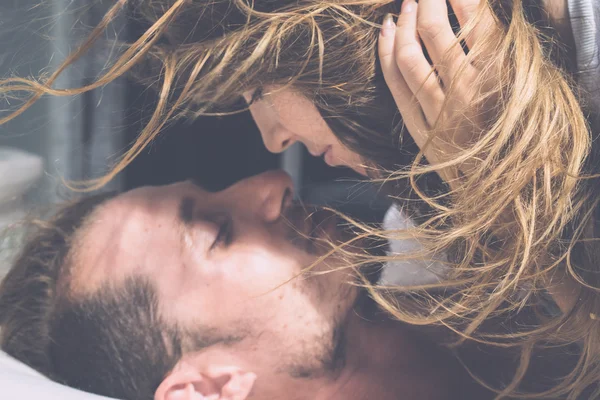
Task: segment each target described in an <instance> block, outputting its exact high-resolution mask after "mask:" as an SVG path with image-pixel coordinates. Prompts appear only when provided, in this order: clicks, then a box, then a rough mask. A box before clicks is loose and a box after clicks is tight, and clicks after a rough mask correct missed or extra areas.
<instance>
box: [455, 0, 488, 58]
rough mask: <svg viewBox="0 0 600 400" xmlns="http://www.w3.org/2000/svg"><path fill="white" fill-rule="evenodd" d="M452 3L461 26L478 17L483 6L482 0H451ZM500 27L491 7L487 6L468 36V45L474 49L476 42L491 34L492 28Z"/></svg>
mask: <svg viewBox="0 0 600 400" xmlns="http://www.w3.org/2000/svg"><path fill="white" fill-rule="evenodd" d="M449 1H450V5H451V6H452V10H453V11H454V14H455V15H456V19H458V23H459V25H460V26H461V28H464V27H465V26H466V25H467V24H468V23H469V22H471V21H472V20H473V19H474V18H475V17H477V13H478V12H479V7H481V6H482V4H481V0H449ZM497 29H499V27H498V26H497V25H496V22H495V21H494V17H493V16H492V13H491V11H490V10H489V8H487V7H486V8H485V9H484V10H483V11H482V14H481V15H480V17H479V18H478V19H477V23H476V24H475V26H474V27H473V30H472V31H471V33H470V34H469V35H468V36H467V37H466V40H465V42H466V44H467V47H468V48H470V49H472V48H473V46H474V45H475V43H476V42H477V41H478V40H480V39H481V38H482V37H483V36H484V35H486V34H489V33H491V32H492V30H497Z"/></svg>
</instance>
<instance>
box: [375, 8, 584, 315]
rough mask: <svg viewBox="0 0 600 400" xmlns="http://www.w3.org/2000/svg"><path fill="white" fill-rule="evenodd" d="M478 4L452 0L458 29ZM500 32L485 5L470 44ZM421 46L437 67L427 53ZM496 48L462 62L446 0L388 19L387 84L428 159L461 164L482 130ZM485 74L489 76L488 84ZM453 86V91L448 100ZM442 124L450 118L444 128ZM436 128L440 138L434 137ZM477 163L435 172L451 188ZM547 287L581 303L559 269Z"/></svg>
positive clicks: (563, 305)
mask: <svg viewBox="0 0 600 400" xmlns="http://www.w3.org/2000/svg"><path fill="white" fill-rule="evenodd" d="M479 2H480V0H450V4H451V6H452V9H453V10H454V13H455V14H456V17H457V19H458V22H459V24H460V25H461V27H464V26H465V24H467V23H469V22H470V21H471V20H472V19H473V18H474V17H475V16H476V15H477V13H478V10H479V5H480V3H479ZM495 29H499V27H498V26H497V25H496V22H495V20H494V18H493V17H492V15H491V13H490V12H489V10H483V12H482V13H481V14H479V15H478V18H477V23H476V25H475V26H474V28H473V30H472V32H471V34H470V35H468V36H467V38H466V45H467V47H468V48H469V49H472V48H473V45H474V44H475V43H476V42H477V40H479V39H481V38H482V37H483V36H484V35H485V34H487V33H494V32H493V30H495ZM421 41H422V44H421ZM423 45H424V46H425V48H426V49H427V52H428V54H429V57H430V59H431V61H432V63H433V65H431V64H430V63H429V61H428V60H427V58H426V57H425V53H424V51H423ZM492 52H493V49H491V48H485V49H484V51H481V52H480V53H479V54H478V58H472V59H471V60H469V62H468V63H466V64H465V61H466V57H467V55H466V54H465V52H464V50H463V48H462V46H461V45H460V44H459V43H458V40H457V37H456V35H455V34H454V32H453V31H452V28H451V26H450V21H449V18H448V8H447V6H446V1H445V0H419V3H418V5H417V3H416V2H415V0H404V2H403V4H402V8H401V12H400V15H399V17H398V22H397V23H396V24H394V21H393V19H392V17H391V15H388V16H387V17H386V19H385V21H384V22H383V27H382V30H381V36H380V39H379V57H380V61H381V67H382V70H383V74H384V77H385V81H386V83H387V84H388V86H389V88H390V91H391V93H392V95H393V97H394V100H395V102H396V105H397V106H398V109H399V111H400V113H401V114H402V118H403V120H404V124H405V125H406V128H407V129H408V131H409V133H410V134H411V136H412V137H413V139H414V141H415V142H416V143H417V145H418V146H419V148H420V149H421V150H422V151H423V154H424V156H425V158H426V159H427V161H428V162H429V164H431V165H436V164H437V165H441V164H443V163H445V162H448V161H456V157H453V155H456V156H458V154H459V152H460V151H461V150H464V149H465V148H467V147H468V145H469V143H473V142H474V141H476V139H477V136H478V135H479V133H480V132H481V130H482V129H485V128H484V126H483V124H484V123H485V114H484V112H485V111H486V110H482V109H479V110H474V109H472V108H471V107H470V105H471V103H472V100H473V97H474V96H477V95H480V94H481V93H482V92H485V90H486V89H488V88H489V87H491V86H489V85H494V84H495V82H493V79H494V78H496V79H497V75H496V74H495V73H494V72H495V70H494V69H493V66H491V65H490V63H489V62H488V63H486V60H489V59H490V58H491V57H490V58H488V56H491V55H492ZM482 74H486V77H489V78H487V81H486V79H482V78H483V76H482ZM451 84H452V85H453V91H452V93H451V98H449V99H447V98H446V97H447V96H448V90H447V88H448V87H450V85H451ZM491 101H493V99H491ZM444 103H446V104H445V107H444ZM488 105H490V106H493V104H489V103H488ZM453 117H454V118H453ZM456 117H459V118H458V119H457V118H456ZM444 121H451V123H450V124H446V125H445V124H444ZM434 126H435V127H436V132H437V135H436V136H435V137H432V136H431V135H430V133H431V131H432V127H434ZM476 166H477V161H476V160H475V159H464V160H461V161H460V165H459V166H458V168H454V169H451V168H441V169H439V170H438V174H439V175H440V176H441V177H442V178H443V179H444V180H445V181H446V182H447V183H448V184H449V185H450V187H451V188H453V189H454V188H456V187H457V186H458V181H457V180H456V178H457V173H456V172H458V171H460V173H461V174H463V175H466V176H467V177H468V174H469V171H473V169H472V168H475V167H476ZM547 290H548V292H549V293H550V294H551V296H552V297H553V298H554V300H555V302H556V303H557V305H558V306H559V307H560V309H561V310H562V311H563V312H567V311H568V310H570V309H571V308H572V307H573V305H574V304H575V302H576V301H577V297H578V293H579V291H580V287H579V285H578V284H577V283H576V282H575V281H574V280H573V279H572V278H571V277H570V276H568V275H567V274H564V273H557V274H555V276H553V277H552V279H551V281H550V282H548V286H547Z"/></svg>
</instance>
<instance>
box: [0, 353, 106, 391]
mask: <svg viewBox="0 0 600 400" xmlns="http://www.w3.org/2000/svg"><path fill="white" fill-rule="evenodd" d="M0 388H1V389H0V392H1V393H0V398H2V399H6V400H13V399H15V400H16V399H19V400H114V399H109V398H108V397H102V396H96V395H94V394H90V393H86V392H82V391H80V390H75V389H72V388H70V387H67V386H64V385H60V384H58V383H56V382H53V381H51V380H50V379H48V378H46V377H44V376H43V375H41V374H39V373H38V372H36V371H34V370H33V369H31V368H29V367H28V366H26V365H25V364H23V363H21V362H20V361H17V360H15V359H14V358H12V357H10V356H9V355H8V354H6V353H4V352H2V351H0Z"/></svg>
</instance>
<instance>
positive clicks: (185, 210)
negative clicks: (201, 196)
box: [179, 197, 195, 225]
mask: <svg viewBox="0 0 600 400" xmlns="http://www.w3.org/2000/svg"><path fill="white" fill-rule="evenodd" d="M194 204H195V201H194V199H193V198H192V197H184V198H182V199H181V202H180V203H179V220H180V221H182V222H183V223H184V224H186V225H187V224H189V223H191V222H192V221H193V220H194Z"/></svg>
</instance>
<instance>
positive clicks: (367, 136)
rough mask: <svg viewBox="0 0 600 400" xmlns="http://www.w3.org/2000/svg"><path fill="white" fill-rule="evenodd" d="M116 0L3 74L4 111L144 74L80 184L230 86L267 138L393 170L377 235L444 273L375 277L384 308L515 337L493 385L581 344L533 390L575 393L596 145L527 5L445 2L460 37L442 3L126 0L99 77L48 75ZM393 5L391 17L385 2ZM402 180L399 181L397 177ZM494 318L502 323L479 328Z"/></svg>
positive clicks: (586, 302) (364, 167) (588, 334)
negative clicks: (390, 280)
mask: <svg viewBox="0 0 600 400" xmlns="http://www.w3.org/2000/svg"><path fill="white" fill-rule="evenodd" d="M128 3H129V2H128V1H127V0H119V1H118V2H116V4H115V5H114V7H113V8H112V10H111V11H110V12H109V13H108V14H107V15H106V17H105V19H104V20H103V22H102V23H101V24H100V25H99V26H98V27H97V28H96V30H95V31H94V33H93V34H92V35H91V37H90V40H88V41H87V42H86V43H85V44H84V45H83V46H82V48H81V49H80V50H79V51H77V52H76V53H74V54H73V55H71V56H70V57H69V59H68V60H67V61H66V62H65V64H64V66H63V68H61V69H59V70H58V71H57V72H56V73H55V74H54V75H53V76H52V77H51V78H50V79H48V80H46V81H44V82H31V81H27V80H21V79H9V80H6V81H4V82H3V87H2V90H3V91H5V92H10V91H17V90H19V91H23V90H24V91H28V92H30V93H31V94H32V97H31V99H29V100H28V102H27V103H26V104H24V105H23V106H22V107H20V108H19V109H18V110H16V111H15V112H14V113H13V114H12V115H10V116H9V117H7V118H5V119H4V120H2V121H0V122H5V121H7V120H8V119H11V118H14V117H16V116H17V115H18V114H20V113H21V112H22V111H23V110H24V109H25V108H27V106H28V105H30V104H32V103H33V102H34V101H36V100H37V98H39V97H40V96H41V95H42V94H44V93H46V94H55V95H72V94H76V93H81V92H84V91H86V90H91V89H93V88H95V87H100V86H102V85H104V84H106V83H108V82H110V81H112V80H113V79H115V78H116V77H118V76H121V75H123V74H124V73H126V72H127V71H129V70H131V69H132V68H134V67H135V71H134V72H135V74H136V75H137V76H138V77H139V78H140V79H141V80H142V81H144V82H147V83H148V85H155V86H157V89H158V92H159V95H160V96H159V102H158V105H157V108H156V110H155V112H154V114H153V118H152V119H151V120H150V122H149V123H148V125H147V126H146V127H145V129H144V130H143V131H142V133H141V134H140V137H139V139H138V141H137V142H136V143H135V144H134V145H133V147H132V148H131V150H130V151H129V152H128V153H127V154H126V155H125V157H124V158H123V159H122V160H121V161H120V162H119V163H118V164H117V165H116V166H115V168H114V170H113V171H112V172H111V173H110V174H108V175H107V176H105V177H102V178H100V179H98V180H97V181H94V182H92V186H96V187H97V186H101V185H102V184H104V183H106V182H107V181H108V180H109V179H110V178H112V177H113V176H114V174H116V173H117V172H118V171H120V170H121V169H123V168H124V167H125V166H126V165H127V164H128V163H129V162H130V161H131V160H132V159H133V158H134V157H135V156H136V155H137V154H139V152H140V151H142V149H143V148H144V147H145V146H146V145H147V144H148V143H149V142H150V141H151V140H152V139H153V138H154V137H155V136H156V134H157V132H158V131H159V130H160V129H161V127H162V126H163V125H164V124H165V123H166V121H168V120H169V119H170V118H173V117H178V116H183V115H189V114H192V115H202V114H210V113H224V112H231V111H236V110H239V109H240V107H239V99H240V97H244V98H245V99H246V101H247V102H248V103H249V108H250V110H251V112H252V113H253V115H254V118H255V120H256V122H257V124H258V126H259V128H260V129H261V132H262V135H263V139H264V142H265V144H266V145H267V147H268V148H269V149H270V150H272V151H282V150H283V149H285V148H286V147H287V146H288V145H289V144H291V143H292V142H294V141H302V142H303V143H304V144H305V145H306V146H307V147H308V148H309V150H310V151H311V153H313V154H314V155H319V156H324V157H325V159H326V161H327V162H328V163H329V164H330V165H347V166H350V167H352V168H353V169H355V170H356V171H358V172H360V173H363V174H365V175H368V176H370V177H372V178H375V179H382V180H386V181H387V180H395V181H397V185H398V186H397V187H396V188H395V189H394V192H393V194H395V195H396V196H397V197H399V198H400V199H399V201H400V202H402V203H407V204H408V205H409V206H411V207H410V209H411V210H412V216H414V218H415V219H417V220H418V222H419V224H418V225H417V226H415V227H413V228H411V229H410V230H408V231H406V230H400V229H394V230H392V231H389V232H375V233H376V234H380V235H385V236H386V237H390V238H401V237H407V236H410V237H416V238H418V239H420V240H421V241H422V242H423V243H424V245H425V246H426V247H427V249H428V251H429V252H433V253H441V252H446V253H447V254H448V258H449V262H450V263H451V264H452V268H450V269H449V270H448V271H447V273H446V276H444V282H443V283H442V284H434V285H429V286H426V287H424V288H431V287H432V286H438V287H439V286H444V287H446V288H447V290H446V292H445V293H444V294H445V295H440V296H437V295H436V296H435V297H434V296H433V295H431V294H430V292H427V291H426V292H423V291H420V292H417V293H418V294H420V295H416V294H411V295H410V296H407V297H406V298H402V301H401V302H400V303H398V301H397V296H398V295H399V293H402V292H403V291H406V289H402V288H400V287H396V288H392V289H395V290H392V292H394V291H395V292H397V293H393V294H394V297H390V296H389V293H390V290H385V291H383V290H379V289H378V288H371V290H372V294H373V296H374V298H376V299H377V301H378V302H379V303H380V305H381V306H382V307H383V308H384V309H386V310H388V311H389V312H390V313H391V314H392V315H394V316H395V317H397V318H398V319H401V320H404V321H406V322H409V323H415V324H442V325H445V326H447V327H449V328H450V329H452V330H454V331H455V332H457V333H459V335H461V336H462V337H463V338H469V339H474V340H477V341H483V342H486V343H493V344H496V345H500V346H505V347H517V348H519V349H520V351H521V364H520V365H521V366H520V368H519V369H518V370H517V371H516V373H515V375H514V379H513V381H512V383H511V384H510V385H508V386H506V387H504V388H502V389H503V390H502V391H501V395H507V394H519V383H520V382H521V380H522V378H523V377H524V376H525V374H526V372H527V367H528V365H529V361H530V358H531V354H532V352H533V350H534V349H535V348H537V347H538V346H543V345H548V344H550V345H566V344H568V343H573V342H578V343H580V346H581V348H582V351H581V356H580V358H579V363H578V364H577V365H575V366H574V368H573V370H572V373H571V374H569V375H568V376H566V377H565V378H564V379H563V380H561V382H559V383H558V384H556V385H554V387H553V388H552V389H551V390H550V391H549V392H544V393H536V396H537V397H542V398H547V397H552V396H555V397H556V396H561V395H568V396H570V397H571V398H575V397H576V396H578V395H579V394H580V393H581V392H582V391H583V390H584V389H585V388H586V387H588V386H590V385H592V384H594V383H595V382H596V379H597V378H596V377H597V376H599V372H600V366H599V357H600V350H599V349H597V346H598V345H597V344H596V342H597V340H594V338H597V337H598V336H599V335H600V334H599V333H598V330H599V327H598V322H597V318H596V315H598V313H599V312H600V311H598V310H599V309H600V304H598V302H599V300H598V296H597V295H596V289H595V288H596V287H597V286H598V285H597V283H596V280H597V277H596V274H597V270H598V267H597V265H598V264H597V262H596V260H597V257H598V255H597V252H598V250H596V249H595V247H597V246H595V242H594V240H595V239H596V238H597V237H598V235H597V233H595V232H594V230H595V229H597V228H596V226H597V223H598V222H597V221H598V218H597V216H596V213H597V212H596V210H597V209H598V206H597V203H598V201H600V196H599V195H598V194H597V193H596V191H597V189H596V188H595V186H594V185H597V183H596V182H595V180H594V179H592V178H591V174H592V173H594V172H595V170H594V161H595V160H597V159H598V158H597V157H598V156H597V155H595V153H594V151H597V150H596V148H595V147H598V145H597V144H592V143H593V141H592V139H593V137H592V133H591V131H590V130H589V129H588V126H587V121H586V119H585V117H584V113H583V112H582V109H581V107H580V105H579V103H578V100H579V99H578V98H577V97H576V96H575V94H574V92H573V90H572V86H571V84H572V82H571V81H570V78H569V77H568V74H567V73H566V70H565V69H564V68H562V67H561V64H560V63H559V62H558V61H560V59H561V58H560V56H561V54H560V52H559V51H557V49H556V48H555V46H553V42H552V41H549V40H547V39H548V37H549V36H547V35H546V34H547V33H548V32H546V30H545V29H544V26H543V23H542V22H541V20H540V19H537V18H536V17H535V15H533V14H534V13H533V12H532V10H535V8H527V7H525V6H524V4H523V3H521V2H520V1H515V2H513V3H511V4H506V3H504V2H500V1H498V2H496V1H493V2H490V3H489V5H488V4H482V6H481V7H479V8H478V7H477V2H466V1H465V2H458V1H454V2H451V5H452V6H453V7H454V8H455V12H456V17H457V19H458V21H459V23H460V24H461V26H462V33H461V35H460V36H459V39H461V40H462V39H464V43H459V42H458V41H457V40H456V37H455V36H454V34H451V25H450V23H449V22H448V19H447V15H448V14H447V11H446V8H445V3H444V2H443V1H439V0H422V1H420V2H419V4H418V5H417V4H416V3H415V2H412V1H407V2H405V3H404V6H403V10H398V9H397V5H396V4H395V3H389V2H388V1H377V0H372V1H370V0H362V1H356V0H342V1H335V2H326V1H316V0H315V1H300V2H298V1H277V2H253V3H246V2H244V1H241V0H239V1H233V2H229V1H222V2H219V1H213V2H210V4H207V3H204V2H199V1H186V0H165V1H153V2H147V3H146V2H137V3H135V4H134V5H133V11H134V14H136V15H141V16H144V17H146V18H147V19H148V20H149V21H150V24H149V28H148V29H147V30H146V32H145V33H144V34H143V35H142V36H140V37H139V38H138V39H137V40H136V41H135V42H134V43H133V44H132V45H129V46H127V47H124V48H123V51H122V54H121V56H120V57H119V58H118V59H117V60H116V61H114V63H113V64H112V65H111V66H110V68H109V69H108V70H107V72H106V74H105V75H103V76H102V77H101V78H100V79H98V81H97V82H95V83H94V84H92V85H90V86H88V87H83V88H77V89H70V90H60V89H55V88H52V85H53V83H54V81H55V79H56V77H57V76H58V75H59V74H60V73H61V72H62V70H64V68H66V66H68V65H69V64H70V63H71V62H72V61H73V60H75V59H76V58H77V57H78V56H79V55H80V54H81V53H82V52H85V51H86V50H87V49H88V48H89V47H90V45H91V43H92V42H93V41H94V40H95V39H96V38H97V37H98V36H99V35H100V34H101V32H102V30H103V29H104V28H105V27H106V26H107V24H108V22H109V21H110V20H112V18H114V16H115V15H116V14H117V13H119V12H120V11H122V10H123V9H124V8H125V6H126V5H127V4H128ZM475 9H477V10H478V11H477V12H474V11H473V10H475ZM398 11H400V13H399V19H398V25H397V27H396V28H394V27H393V23H392V22H391V21H390V19H389V17H386V15H387V14H388V13H393V14H398ZM440 16H442V17H443V18H442V17H440ZM384 17H386V21H385V22H383V24H381V23H382V21H383V20H384ZM471 17H473V18H471ZM540 24H541V25H542V26H540ZM381 26H383V30H382V31H381V32H382V33H381V37H380V27H381ZM550 33H551V32H550ZM417 35H418V36H419V37H420V39H422V41H423V43H424V44H425V47H426V48H427V53H428V55H427V56H428V57H429V58H430V59H431V61H432V62H433V63H434V64H435V67H436V68H435V72H434V73H432V72H431V68H430V66H429V62H428V60H427V56H426V55H425V54H424V53H423V50H422V49H421V47H420V45H419V42H418V41H417V40H416V36H417ZM392 39H393V40H392ZM378 44H379V53H380V58H379V57H377V52H378V50H377V49H378ZM463 44H464V46H465V47H466V48H468V52H465V51H464V50H463ZM553 60H554V61H555V62H554V63H553V62H552V61H553ZM398 66H399V67H398ZM384 75H385V80H384ZM157 78H159V79H157ZM386 81H387V83H388V84H389V85H390V88H391V89H392V92H390V91H389V90H388V88H387V85H386ZM465 83H466V84H465ZM465 87H466V88H468V90H462V88H465ZM394 100H396V101H395V102H394ZM415 100H416V101H415ZM396 107H398V108H399V109H400V112H401V114H402V119H403V121H402V120H400V118H398V115H397V111H398V108H396ZM402 122H403V123H402ZM594 146H595V147H594ZM415 155H416V157H415ZM423 156H424V157H425V158H426V160H425V159H423ZM436 174H437V175H439V177H441V178H442V179H443V181H445V183H444V182H442V181H441V180H439V179H437V176H436ZM584 178H585V179H584ZM406 181H409V182H410V188H411V189H412V190H411V191H406V190H404V189H402V187H403V182H406ZM404 186H406V185H404ZM406 197H410V200H407V199H405V198H406ZM415 198H416V199H415ZM415 200H417V201H415ZM413 206H414V207H413ZM363 228H364V229H365V230H366V231H367V232H366V233H373V232H372V230H371V229H369V228H368V227H363ZM342 251H343V249H342ZM411 256H413V257H414V254H413V255H411ZM406 257H408V256H407V255H394V257H393V258H395V259H398V260H399V259H403V258H406ZM388 289H389V288H388ZM413 289H418V288H411V290H413ZM554 303H555V304H556V305H558V307H559V308H560V311H558V310H552V305H553V304H554ZM522 310H525V311H528V312H527V313H525V312H521V311H522ZM531 313H533V314H535V315H536V318H535V319H534V320H533V321H531V320H529V321H528V323H527V324H524V323H523V321H521V319H520V318H521V316H523V315H526V316H530V315H531ZM509 317H510V318H509ZM494 319H506V320H509V319H510V320H511V321H512V320H514V324H512V325H508V322H507V325H508V326H509V328H508V329H506V328H504V329H505V330H504V331H498V329H488V327H487V325H486V323H487V321H489V320H494ZM484 322H485V323H484Z"/></svg>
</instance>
